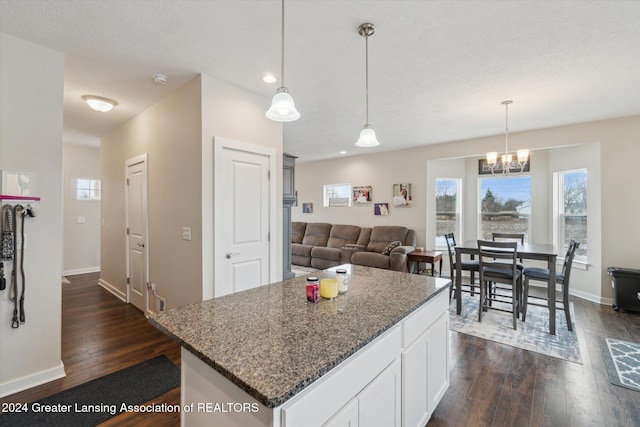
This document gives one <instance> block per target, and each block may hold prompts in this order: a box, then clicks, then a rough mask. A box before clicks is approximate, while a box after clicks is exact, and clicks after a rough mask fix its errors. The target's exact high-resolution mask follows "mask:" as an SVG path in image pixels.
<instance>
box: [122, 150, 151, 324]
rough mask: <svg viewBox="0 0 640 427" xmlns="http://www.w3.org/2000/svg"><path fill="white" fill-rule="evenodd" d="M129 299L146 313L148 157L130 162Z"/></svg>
mask: <svg viewBox="0 0 640 427" xmlns="http://www.w3.org/2000/svg"><path fill="white" fill-rule="evenodd" d="M126 195H127V198H126V200H127V212H126V215H127V218H126V221H127V222H126V227H127V229H126V233H127V299H128V301H129V302H130V303H131V304H133V305H135V306H136V307H138V308H139V309H140V310H142V312H143V313H147V308H148V307H147V302H148V295H147V276H148V268H147V266H148V256H147V254H148V247H147V229H148V225H147V222H148V216H147V155H146V154H143V155H142V156H138V157H135V158H133V159H130V160H127V172H126Z"/></svg>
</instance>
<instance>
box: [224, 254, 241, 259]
mask: <svg viewBox="0 0 640 427" xmlns="http://www.w3.org/2000/svg"><path fill="white" fill-rule="evenodd" d="M236 255H240V252H233V253H231V252H227V253H226V254H224V257H225V258H226V259H229V258H231V257H232V256H236Z"/></svg>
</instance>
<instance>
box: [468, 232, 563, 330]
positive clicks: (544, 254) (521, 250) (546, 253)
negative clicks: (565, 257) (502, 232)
mask: <svg viewBox="0 0 640 427" xmlns="http://www.w3.org/2000/svg"><path fill="white" fill-rule="evenodd" d="M455 249H456V294H455V295H456V314H458V315H459V314H460V313H461V312H462V288H461V284H462V268H461V267H462V262H461V260H462V255H469V256H470V257H471V259H474V257H475V255H477V254H478V240H467V241H466V242H464V243H462V244H459V245H456V248H455ZM516 252H517V257H518V258H520V259H522V260H525V259H530V260H539V261H546V262H547V269H548V270H549V283H548V284H547V301H548V302H547V305H548V306H549V333H550V334H552V335H555V334H556V304H555V301H556V295H555V293H556V259H557V256H558V255H557V250H556V247H555V245H553V244H548V243H524V244H522V243H519V242H518V246H517V249H516ZM525 303H526V302H525Z"/></svg>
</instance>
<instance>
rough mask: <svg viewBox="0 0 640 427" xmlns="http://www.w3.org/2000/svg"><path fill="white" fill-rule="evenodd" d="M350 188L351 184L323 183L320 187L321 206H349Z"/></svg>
mask: <svg viewBox="0 0 640 427" xmlns="http://www.w3.org/2000/svg"><path fill="white" fill-rule="evenodd" d="M351 188H352V187H351V184H325V185H324V186H323V188H322V194H323V206H324V207H351ZM345 199H346V200H345Z"/></svg>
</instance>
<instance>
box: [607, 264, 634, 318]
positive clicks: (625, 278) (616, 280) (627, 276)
mask: <svg viewBox="0 0 640 427" xmlns="http://www.w3.org/2000/svg"><path fill="white" fill-rule="evenodd" d="M607 272H608V273H609V275H610V276H611V286H613V309H614V310H616V311H618V310H619V309H621V308H623V309H625V310H633V311H640V270H634V269H631V268H620V267H609V268H608V269H607Z"/></svg>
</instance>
